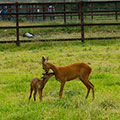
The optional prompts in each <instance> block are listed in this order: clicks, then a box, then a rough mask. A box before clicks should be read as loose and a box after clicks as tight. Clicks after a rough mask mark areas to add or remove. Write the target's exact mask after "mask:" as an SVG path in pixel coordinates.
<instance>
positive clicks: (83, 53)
mask: <svg viewBox="0 0 120 120" xmlns="http://www.w3.org/2000/svg"><path fill="white" fill-rule="evenodd" d="M119 46H120V41H119V40H110V41H109V40H108V41H86V42H85V43H81V42H79V41H74V42H52V43H47V42H46V43H26V44H22V43H21V46H20V47H16V45H15V44H0V103H1V104H0V119H1V120H28V119H29V120H119V119H120V104H119V102H120V94H119V92H120V54H119V53H120V48H119ZM42 56H49V59H50V61H51V62H53V63H54V64H56V65H67V64H71V63H74V62H85V63H89V64H90V66H91V68H92V74H91V76H90V81H91V82H92V83H93V84H94V86H95V100H94V101H92V93H91V92H90V95H89V97H88V99H87V100H85V95H86V92H87V89H86V87H85V86H84V85H83V84H82V82H80V81H79V80H78V79H76V80H74V81H70V82H67V83H66V85H65V88H64V92H63V98H62V99H59V97H58V93H59V88H60V83H59V82H58V81H56V80H55V78H54V77H52V78H51V79H50V80H49V81H48V83H47V84H46V86H45V88H44V90H43V101H42V102H41V103H40V102H39V97H38V96H37V101H36V102H34V101H33V98H32V100H31V101H30V102H29V100H28V97H29V89H30V85H29V83H30V80H31V79H32V78H34V77H39V78H41V76H42V73H43V72H44V71H43V70H42V66H41V57H42Z"/></svg>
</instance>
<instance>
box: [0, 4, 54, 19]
mask: <svg viewBox="0 0 120 120" xmlns="http://www.w3.org/2000/svg"><path fill="white" fill-rule="evenodd" d="M48 12H50V13H52V12H55V8H54V6H53V5H50V6H49V7H48ZM7 13H8V7H7V6H4V8H3V9H1V10H0V14H1V15H0V18H1V20H9V15H8V14H7ZM49 16H50V20H55V19H56V16H55V14H50V15H49Z"/></svg>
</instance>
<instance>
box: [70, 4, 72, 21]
mask: <svg viewBox="0 0 120 120" xmlns="http://www.w3.org/2000/svg"><path fill="white" fill-rule="evenodd" d="M70 7H71V8H70V9H71V11H72V4H71V6H70ZM70 19H71V20H72V14H70Z"/></svg>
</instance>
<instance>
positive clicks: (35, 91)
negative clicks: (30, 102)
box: [33, 89, 37, 101]
mask: <svg viewBox="0 0 120 120" xmlns="http://www.w3.org/2000/svg"><path fill="white" fill-rule="evenodd" d="M36 94H37V89H35V92H34V95H33V96H34V101H36Z"/></svg>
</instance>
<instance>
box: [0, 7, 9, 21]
mask: <svg viewBox="0 0 120 120" xmlns="http://www.w3.org/2000/svg"><path fill="white" fill-rule="evenodd" d="M0 13H1V18H2V20H8V19H9V17H8V15H7V13H8V7H7V6H4V8H3V9H1V10H0Z"/></svg>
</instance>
